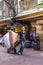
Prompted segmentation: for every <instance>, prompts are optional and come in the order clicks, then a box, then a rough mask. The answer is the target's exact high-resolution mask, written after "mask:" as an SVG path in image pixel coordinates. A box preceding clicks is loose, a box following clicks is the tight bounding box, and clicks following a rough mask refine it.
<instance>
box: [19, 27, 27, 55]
mask: <svg viewBox="0 0 43 65" xmlns="http://www.w3.org/2000/svg"><path fill="white" fill-rule="evenodd" d="M25 34H26V32H25V26H23V27H22V28H21V32H20V44H21V46H20V50H19V52H18V54H21V55H22V54H23V51H24V45H25Z"/></svg>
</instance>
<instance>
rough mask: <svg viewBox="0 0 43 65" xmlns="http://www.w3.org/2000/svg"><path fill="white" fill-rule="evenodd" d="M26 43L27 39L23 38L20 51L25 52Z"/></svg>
mask: <svg viewBox="0 0 43 65" xmlns="http://www.w3.org/2000/svg"><path fill="white" fill-rule="evenodd" d="M24 45H25V40H21V47H20V50H19V52H20V53H21V54H23V51H24Z"/></svg>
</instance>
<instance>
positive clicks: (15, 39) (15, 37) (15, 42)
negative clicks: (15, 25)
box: [9, 30, 19, 46]
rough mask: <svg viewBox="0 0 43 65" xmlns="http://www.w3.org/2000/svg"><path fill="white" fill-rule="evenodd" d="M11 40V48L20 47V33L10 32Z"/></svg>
mask: <svg viewBox="0 0 43 65" xmlns="http://www.w3.org/2000/svg"><path fill="white" fill-rule="evenodd" d="M9 38H10V44H11V46H15V45H18V42H19V35H18V33H15V32H13V31H11V30H10V31H9Z"/></svg>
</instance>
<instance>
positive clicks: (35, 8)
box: [17, 3, 43, 16]
mask: <svg viewBox="0 0 43 65" xmlns="http://www.w3.org/2000/svg"><path fill="white" fill-rule="evenodd" d="M39 11H43V3H40V4H37V5H35V6H33V7H31V8H29V10H25V11H23V12H19V13H18V14H17V16H22V15H26V14H31V13H35V12H39Z"/></svg>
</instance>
